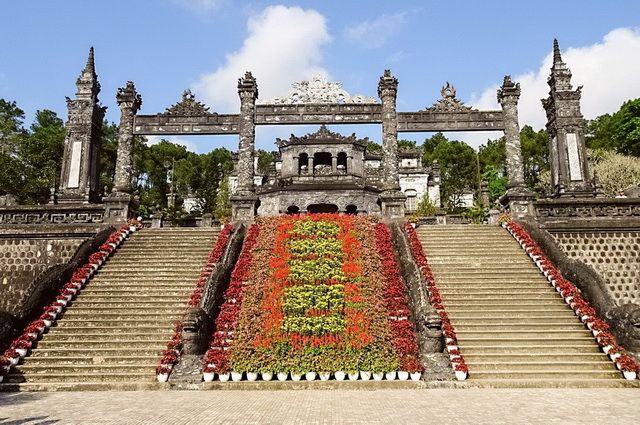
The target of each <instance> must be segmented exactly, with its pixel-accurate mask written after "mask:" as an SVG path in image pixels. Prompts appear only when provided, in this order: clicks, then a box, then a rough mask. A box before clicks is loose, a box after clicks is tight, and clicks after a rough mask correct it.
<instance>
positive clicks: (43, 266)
mask: <svg viewBox="0 0 640 425" xmlns="http://www.w3.org/2000/svg"><path fill="white" fill-rule="evenodd" d="M84 239H85V238H84V237H77V238H76V237H65V238H61V237H58V238H47V237H45V238H39V237H34V238H3V237H0V295H1V296H0V311H6V312H9V313H15V308H16V306H19V305H21V302H20V300H22V298H24V296H25V295H26V294H25V291H26V289H27V288H28V287H29V285H30V283H31V282H33V280H34V279H35V278H36V277H38V276H39V275H40V274H41V273H43V272H44V271H45V270H47V269H48V268H49V267H52V266H54V265H56V264H64V263H66V262H68V261H69V260H70V259H71V257H72V256H73V254H74V253H75V252H76V250H77V249H78V247H79V246H80V244H81V243H82V241H83V240H84Z"/></svg>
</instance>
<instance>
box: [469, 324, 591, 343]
mask: <svg viewBox="0 0 640 425" xmlns="http://www.w3.org/2000/svg"><path fill="white" fill-rule="evenodd" d="M456 334H457V337H458V340H460V341H462V340H464V341H470V340H474V341H475V340H480V339H487V340H488V339H499V340H505V341H507V340H511V339H516V338H517V339H521V338H527V339H529V338H533V339H549V340H555V339H573V340H575V339H583V338H584V339H587V340H592V339H593V335H592V334H591V331H589V330H587V329H586V328H585V329H564V330H563V329H553V330H539V331H536V330H522V329H520V330H516V329H512V328H511V327H510V328H509V329H507V330H499V329H491V330H465V329H463V328H462V327H456Z"/></svg>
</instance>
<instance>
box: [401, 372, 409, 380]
mask: <svg viewBox="0 0 640 425" xmlns="http://www.w3.org/2000/svg"><path fill="white" fill-rule="evenodd" d="M398 379H399V380H401V381H406V380H407V379H409V372H407V371H404V370H399V371H398Z"/></svg>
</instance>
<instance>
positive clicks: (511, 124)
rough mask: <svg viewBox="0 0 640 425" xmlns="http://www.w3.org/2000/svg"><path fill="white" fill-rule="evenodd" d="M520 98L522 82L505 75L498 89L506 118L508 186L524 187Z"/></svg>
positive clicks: (503, 114) (499, 100)
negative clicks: (519, 112)
mask: <svg viewBox="0 0 640 425" xmlns="http://www.w3.org/2000/svg"><path fill="white" fill-rule="evenodd" d="M518 98H520V83H514V82H513V81H511V77H510V76H509V75H507V76H505V77H504V82H503V83H502V87H500V89H498V102H500V105H501V106H502V116H503V118H504V138H505V150H506V153H507V177H508V179H509V181H508V184H507V187H508V188H515V187H517V188H522V187H524V170H523V168H522V149H521V148H520V124H519V123H518Z"/></svg>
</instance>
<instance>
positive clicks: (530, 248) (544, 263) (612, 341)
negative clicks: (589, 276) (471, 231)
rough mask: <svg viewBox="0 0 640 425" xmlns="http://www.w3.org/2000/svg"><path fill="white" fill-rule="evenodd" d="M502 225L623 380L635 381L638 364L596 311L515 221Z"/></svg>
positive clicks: (639, 369) (639, 368)
mask: <svg viewBox="0 0 640 425" xmlns="http://www.w3.org/2000/svg"><path fill="white" fill-rule="evenodd" d="M502 226H503V227H505V228H506V229H507V230H508V231H509V233H511V235H512V236H513V237H514V238H515V239H516V240H517V241H518V243H520V246H522V248H523V249H524V250H525V252H526V253H527V254H528V255H529V257H531V259H532V260H533V261H534V262H535V264H536V266H537V267H538V268H539V269H540V271H541V272H542V273H543V274H544V275H545V277H546V278H547V280H548V281H549V282H550V283H551V285H553V287H554V288H555V289H556V291H557V292H558V293H559V294H560V295H561V296H562V298H563V299H564V301H565V302H566V303H567V304H568V305H569V306H570V307H571V309H572V310H573V311H574V313H575V314H576V316H578V318H579V319H580V320H581V321H582V323H584V324H585V326H586V327H587V328H588V329H589V330H591V332H592V333H593V336H594V337H595V338H596V341H597V342H598V344H599V345H600V347H601V349H602V351H603V352H604V353H605V354H607V355H608V356H609V358H610V359H611V360H612V361H613V362H614V363H615V365H616V367H617V368H618V369H619V370H620V371H622V374H623V375H624V377H625V378H626V379H629V380H633V379H636V378H637V377H638V374H639V373H640V365H638V362H636V360H635V359H634V358H633V357H632V356H631V355H629V354H627V353H626V352H625V350H624V348H622V347H621V346H620V345H618V343H617V341H616V338H615V336H614V335H613V334H612V333H611V332H610V331H609V325H608V324H607V322H605V321H604V320H602V319H601V318H600V317H599V316H598V314H597V312H596V310H595V309H594V308H593V307H592V306H591V304H590V303H589V301H587V300H586V299H585V298H584V297H583V296H582V293H581V292H580V290H579V289H578V288H577V287H576V286H575V285H574V284H573V283H571V282H570V281H569V280H567V279H565V278H564V276H562V273H560V271H559V270H558V269H557V268H556V267H555V266H554V265H553V263H552V262H551V260H549V258H547V256H546V255H545V254H544V252H543V251H542V249H541V248H540V246H539V245H538V244H537V243H536V242H535V241H534V240H533V238H532V237H531V235H529V233H528V232H527V231H526V230H525V229H524V228H523V227H522V226H521V225H519V224H518V223H516V222H515V221H511V220H504V221H503V223H502Z"/></svg>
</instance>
